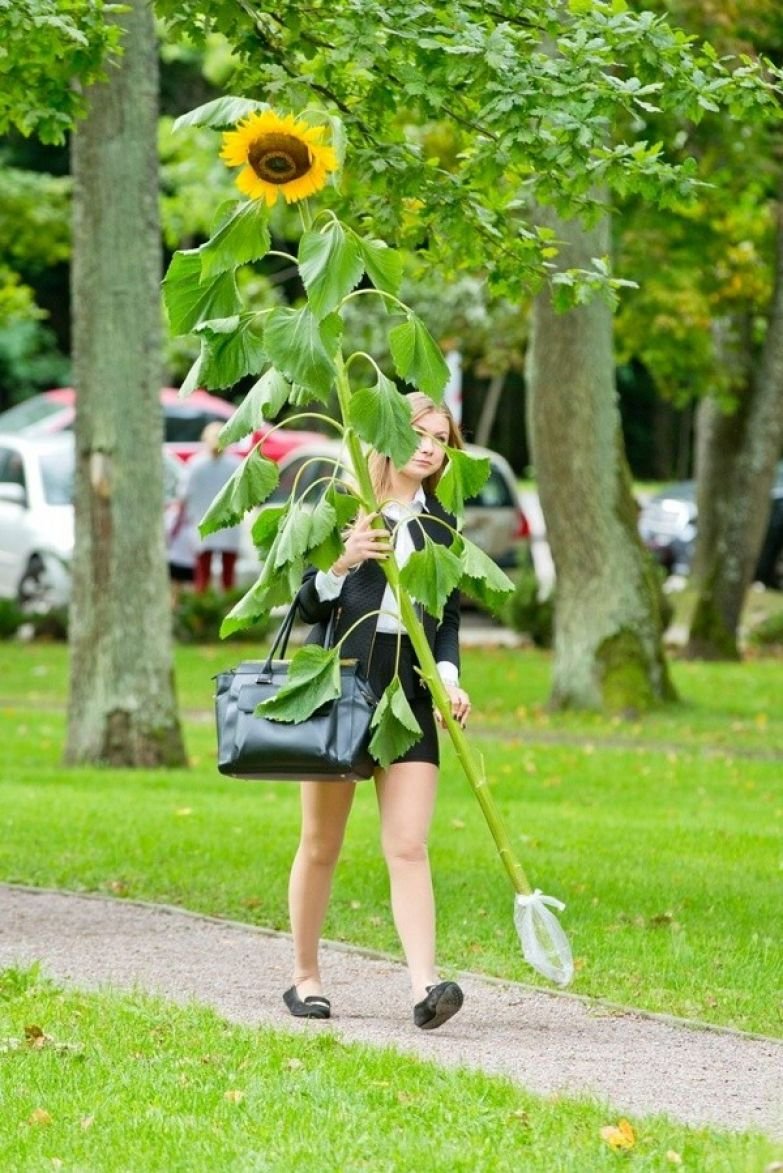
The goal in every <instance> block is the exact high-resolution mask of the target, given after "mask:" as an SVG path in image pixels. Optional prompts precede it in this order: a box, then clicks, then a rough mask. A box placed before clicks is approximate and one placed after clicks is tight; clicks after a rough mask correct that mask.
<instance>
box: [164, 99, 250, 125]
mask: <svg viewBox="0 0 783 1173" xmlns="http://www.w3.org/2000/svg"><path fill="white" fill-rule="evenodd" d="M269 109H270V106H269V103H268V102H257V101H256V100H255V99H254V98H235V97H233V96H232V95H231V94H226V96H225V97H223V98H215V99H214V101H212V102H206V103H205V104H204V105H203V106H197V107H196V109H195V110H188V112H187V114H180V116H179V118H178V119H177V120H176V122H175V123H174V130H183V129H184V127H186V126H211V127H213V129H215V130H227V129H228V128H229V127H233V126H236V124H237V122H240V121H241V120H242V119H243V118H245V117H247V115H248V114H255V112H256V111H257V110H269Z"/></svg>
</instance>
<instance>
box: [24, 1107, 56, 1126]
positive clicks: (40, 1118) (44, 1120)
mask: <svg viewBox="0 0 783 1173" xmlns="http://www.w3.org/2000/svg"><path fill="white" fill-rule="evenodd" d="M27 1123H28V1124H36V1125H43V1124H51V1123H52V1118H51V1116H50V1115H49V1113H48V1112H47V1111H46V1108H34V1109H33V1111H32V1112H31V1113H30V1115H29V1116H28V1118H27Z"/></svg>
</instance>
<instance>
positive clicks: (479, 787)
mask: <svg viewBox="0 0 783 1173" xmlns="http://www.w3.org/2000/svg"><path fill="white" fill-rule="evenodd" d="M336 365H337V396H338V400H339V403H340V411H341V414H342V417H343V421H344V422H345V423H346V429H345V442H346V444H347V446H348V451H349V454H350V457H351V463H352V465H353V470H354V474H355V476H356V480H357V482H358V484H359V488H360V490H361V495H362V497H363V498H364V500H365V501H366V502H367V504H368V505H370V506H371V508H372V510H373V511H374V512H379V505H378V500H377V498H376V496H375V490H374V488H373V484H372V479H371V477H370V472H369V469H368V468H367V463H366V461H365V459H364V454H363V453H362V448H361V444H360V442H359V438H358V436H357V435H356V433H355V432H354V431H353V429H352V428H351V427H349V426H348V425H347V421H348V420H349V419H350V412H349V406H350V397H351V388H350V384H349V382H348V375H347V373H346V370H345V364H344V363H343V360H342V356H341V355H338V357H337V360H336ZM374 524H375V525H376V526H377V527H378V528H382V527H383V521H382V520H381V518H380V517H378V518H377V519H376V521H375V522H374ZM380 565H381V569H382V570H383V572H384V574H385V575H386V578H387V580H388V582H389V584H390V585H391V587H392V590H393V591H394V592H395V594H396V595H397V597H398V598H399V601H400V617H401V619H402V624H403V627H404V628H405V631H406V632H407V634H408V636H409V637H410V641H411V644H412V645H413V649H414V651H415V652H416V657H417V659H418V661H419V667H420V669H421V675H422V677H423V679H424V682H425V684H426V685H427V687H428V688H429V690H430V693H431V694H432V699H433V702H434V704H435V707H436V708H437V710H438V712H439V713H440V715H441V717H442V718H443V723H444V725H445V727H446V729H447V730H448V732H449V736H450V737H451V740H452V743H453V745H454V748H455V750H456V752H457V757H458V758H459V761H460V764H461V766H462V768H463V770H464V771H465V775H466V777H467V779H468V781H469V782H470V785H471V786H472V787H473V791H474V793H475V795H476V798H477V799H478V803H479V806H480V807H481V810H482V813H483V815H484V818H485V819H486V821H487V825H488V827H489V829H490V832H491V834H492V838H493V839H494V840H495V845H496V847H497V849H498V854H499V855H500V859H501V862H502V864H503V866H504V867H505V869H506V872H507V873H508V877H509V879H510V880H511V883H512V886H513V888H514V891H515V892H522V893H529V892H531V891H532V888H531V886H530V883H529V881H528V878H527V876H526V875H525V871H524V868H523V867H522V864H521V863H520V862H519V860H518V859H517V858H516V856H515V855H514V851H513V848H512V846H511V840H510V839H509V836H508V831H507V830H506V827H505V824H504V823H503V820H502V819H501V817H500V812H499V811H498V808H497V806H496V804H495V800H494V798H493V796H492V792H491V790H490V788H489V783H488V781H487V776H486V772H485V770H484V765H483V762H481V763H480V762H479V761H478V760H477V758H476V756H475V755H474V753H473V751H472V750H471V748H470V745H469V744H468V740H467V738H466V736H465V732H464V730H463V729H462V727H461V726H460V725H459V723H458V722H457V721H456V720H455V719H454V717H453V716H452V712H451V704H450V702H449V696H448V693H447V692H446V688H445V686H444V684H443V681H442V680H441V678H440V673H439V672H438V666H437V664H436V662H435V657H434V656H433V654H432V651H431V649H430V645H429V643H428V642H427V636H426V633H425V631H424V627H423V626H422V623H421V620H420V619H419V617H418V615H417V614H416V608H415V607H414V605H413V603H412V601H411V598H410V596H409V595H408V592H407V591H406V590H405V589H404V588H401V586H400V568H399V566H398V565H397V562H396V560H395V558H394V556H392V557H390V558H387V559H386V560H385V561H384V562H382V563H380Z"/></svg>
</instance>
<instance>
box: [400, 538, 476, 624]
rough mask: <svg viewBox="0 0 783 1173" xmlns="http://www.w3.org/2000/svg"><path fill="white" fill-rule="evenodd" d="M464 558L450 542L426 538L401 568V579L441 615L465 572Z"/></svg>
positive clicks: (413, 593)
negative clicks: (449, 544)
mask: <svg viewBox="0 0 783 1173" xmlns="http://www.w3.org/2000/svg"><path fill="white" fill-rule="evenodd" d="M463 573H464V572H463V567H462V563H461V561H460V559H459V558H458V557H457V555H456V554H454V553H452V551H451V549H450V548H449V547H448V546H443V545H441V544H440V543H439V542H433V541H432V539H431V538H425V539H424V549H423V550H416V552H415V553H413V554H411V556H410V558H409V559H408V561H407V562H406V563H405V565H404V566H403V568H402V570H401V571H400V582H401V583H402V585H403V587H404V588H405V589H406V590H407V591H409V592H410V594H411V595H412V596H413V598H414V599H417V600H418V601H419V602H420V603H422V604H423V605H424V607H425V608H426V609H427V610H428V611H429V613H430V615H434V616H435V617H436V618H437V619H440V617H441V615H442V614H443V607H444V605H445V603H446V600H447V599H448V597H449V595H450V594H451V592H452V591H453V590H454V588H455V587H456V586H457V584H458V583H459V581H460V578H461V577H462V575H463Z"/></svg>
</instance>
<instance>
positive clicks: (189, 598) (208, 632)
mask: <svg viewBox="0 0 783 1173" xmlns="http://www.w3.org/2000/svg"><path fill="white" fill-rule="evenodd" d="M244 593H245V592H244V590H233V591H226V592H225V593H220V592H218V591H214V590H208V591H204V593H203V594H196V593H195V591H182V593H181V594H180V596H179V600H178V601H177V604H176V606H175V608H174V615H173V622H174V638H175V639H176V640H177V641H178V642H179V643H188V644H200V643H219V642H220V625H221V623H222V622H223V619H224V618H225V615H226V612H227V611H229V610H230V609H231V607H233V606H234V604H235V603H237V602H238V601H239V600H240V599H241V598H242V597H243V595H244ZM269 625H270V619H269V616H268V615H267V616H264V618H263V619H261V620H258V621H257V622H256V623H253V624H252V625H251V626H250V627H246V628H243V629H241V630H239V631H237V632H235V633H234V634H233V635H232V640H241V641H242V642H244V643H259V642H260V641H261V640H263V638H264V636H265V635H266V633H267V631H268V630H269Z"/></svg>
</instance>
